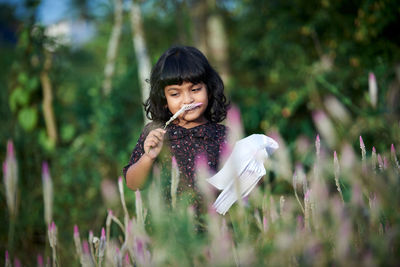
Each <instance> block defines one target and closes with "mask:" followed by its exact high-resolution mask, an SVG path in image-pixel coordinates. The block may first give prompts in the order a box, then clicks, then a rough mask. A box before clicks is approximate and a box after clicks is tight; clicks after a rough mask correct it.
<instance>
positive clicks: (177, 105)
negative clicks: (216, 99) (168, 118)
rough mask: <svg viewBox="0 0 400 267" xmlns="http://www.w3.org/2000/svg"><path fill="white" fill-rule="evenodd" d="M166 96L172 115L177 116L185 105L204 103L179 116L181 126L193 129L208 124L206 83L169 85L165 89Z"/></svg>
mask: <svg viewBox="0 0 400 267" xmlns="http://www.w3.org/2000/svg"><path fill="white" fill-rule="evenodd" d="M164 94H165V97H166V99H167V106H168V109H169V111H171V113H172V114H175V113H176V112H177V111H178V110H179V109H181V108H182V106H183V105H187V104H193V103H203V104H202V105H201V106H199V107H197V108H194V109H192V110H189V111H186V112H184V113H183V114H182V115H181V116H179V122H178V125H179V126H182V127H185V128H192V127H195V126H198V125H200V124H203V123H205V122H207V120H206V118H205V117H204V112H205V111H206V109H207V105H208V94H207V88H206V85H205V84H204V83H198V84H193V83H191V82H183V83H182V84H181V85H175V84H173V85H168V86H166V87H165V88H164Z"/></svg>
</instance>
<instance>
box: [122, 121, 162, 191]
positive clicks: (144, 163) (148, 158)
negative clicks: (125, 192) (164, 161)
mask: <svg viewBox="0 0 400 267" xmlns="http://www.w3.org/2000/svg"><path fill="white" fill-rule="evenodd" d="M165 133H166V131H165V130H163V129H161V128H158V129H155V130H153V131H151V132H149V134H148V135H147V137H146V139H145V140H144V144H143V148H144V154H143V155H142V156H141V157H140V159H139V160H138V161H137V162H136V163H135V164H133V165H131V166H130V167H129V169H128V170H127V172H126V185H127V186H128V187H129V188H130V189H132V190H136V189H138V188H141V187H142V186H143V185H144V184H145V182H146V180H147V177H148V175H149V173H150V171H151V167H152V166H153V162H154V160H155V159H156V158H157V156H158V155H159V154H160V151H161V148H162V145H163V142H164V134H165Z"/></svg>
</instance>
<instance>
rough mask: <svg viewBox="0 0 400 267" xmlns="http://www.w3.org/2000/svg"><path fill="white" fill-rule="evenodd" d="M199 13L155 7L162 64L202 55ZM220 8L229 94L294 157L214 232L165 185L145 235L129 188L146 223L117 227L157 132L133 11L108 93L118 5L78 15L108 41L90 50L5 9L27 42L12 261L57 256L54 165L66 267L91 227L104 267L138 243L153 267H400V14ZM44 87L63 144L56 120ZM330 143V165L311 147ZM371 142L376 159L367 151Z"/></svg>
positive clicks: (16, 133)
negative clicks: (141, 72)
mask: <svg viewBox="0 0 400 267" xmlns="http://www.w3.org/2000/svg"><path fill="white" fill-rule="evenodd" d="M200 2H201V1H189V2H186V1H147V2H146V3H142V4H141V7H142V12H143V13H142V16H143V27H144V33H145V37H146V43H147V50H148V53H149V57H150V60H151V63H152V64H154V63H155V61H156V60H157V58H158V57H159V56H160V54H161V53H162V52H163V51H164V50H165V49H167V48H168V47H170V46H171V45H173V44H176V43H184V44H188V45H193V46H197V47H201V46H202V45H203V43H202V42H200V41H201V40H203V41H204V40H207V35H206V36H203V37H201V34H200V33H201V32H200V31H199V29H201V26H203V29H204V27H205V26H204V25H208V24H207V23H206V22H207V21H206V22H205V21H204V18H203V17H201V16H199V14H200V13H201V12H200V11H199V10H201V9H199V8H198V5H200V4H199V3H200ZM210 2H212V1H210ZM217 2H218V3H217V5H215V6H213V7H210V6H208V7H205V8H206V10H207V12H208V13H207V12H206V14H207V15H206V16H205V20H207V18H208V17H210V16H211V15H218V16H219V18H222V21H223V22H224V25H225V31H226V34H225V35H226V36H227V40H226V41H227V44H228V50H227V55H228V63H229V64H228V66H229V75H228V78H227V79H226V80H225V82H226V87H227V88H226V89H227V95H228V96H229V97H230V98H231V100H232V102H233V103H234V104H235V105H237V106H238V107H239V108H240V110H241V114H242V121H243V126H244V130H245V133H246V134H252V133H266V134H267V135H270V136H271V137H274V138H276V139H277V141H279V143H280V145H281V148H280V149H279V151H277V153H276V155H275V156H274V158H273V159H272V160H271V161H269V162H267V163H266V166H267V167H268V170H269V172H268V175H267V176H266V177H265V178H264V179H263V183H262V184H260V185H259V186H258V187H257V188H256V189H255V191H253V192H252V193H251V195H250V198H249V199H248V200H247V201H243V202H242V203H239V204H235V206H234V207H233V208H232V209H231V210H230V212H229V214H228V215H226V216H225V217H222V216H219V215H216V214H214V213H212V212H210V213H207V214H204V218H203V219H202V220H201V221H203V222H204V225H202V226H201V227H203V228H204V231H200V233H198V230H196V229H198V225H197V224H196V220H195V219H194V218H193V211H192V210H191V208H190V207H187V204H185V202H183V201H181V202H179V203H177V208H176V209H174V210H169V209H170V208H169V207H164V204H163V203H158V201H161V200H159V192H158V191H159V189H158V187H157V186H158V185H157V183H155V184H153V185H150V186H149V188H147V189H145V190H143V192H142V199H143V208H144V209H145V210H147V216H145V218H146V219H145V220H144V222H143V224H141V222H140V220H139V217H140V216H138V215H136V214H137V212H138V210H139V211H140V210H141V208H137V206H136V200H137V199H136V197H135V194H134V192H132V191H129V190H125V198H126V204H127V210H128V212H129V214H130V217H129V219H131V220H132V215H133V214H135V219H134V220H133V221H132V222H131V223H132V224H133V229H134V230H132V233H130V234H127V233H124V232H123V231H121V229H120V228H119V226H118V225H117V223H116V222H115V220H111V221H110V218H118V219H119V220H120V221H121V224H123V225H124V227H125V230H126V229H127V228H128V225H129V222H128V221H126V220H125V218H124V216H125V215H124V214H125V213H124V210H123V208H122V205H121V202H120V200H119V195H118V187H117V177H119V176H120V175H121V169H122V167H123V166H124V165H125V164H126V163H127V162H128V160H129V156H130V152H131V150H132V148H133V147H134V146H135V144H136V141H137V139H138V136H139V134H140V132H141V130H142V128H143V111H142V109H143V107H142V104H141V103H142V100H141V91H140V83H139V78H138V64H137V59H136V56H135V52H134V48H133V44H132V31H131V25H130V21H129V19H130V18H129V16H130V14H129V12H125V13H124V20H123V25H122V35H121V40H120V44H119V49H118V53H117V58H116V61H115V63H116V64H115V73H114V76H113V78H112V90H111V93H110V94H108V95H104V94H103V91H102V82H103V80H104V66H105V64H106V56H105V55H106V53H107V47H108V41H109V37H110V35H111V29H112V27H113V8H112V4H111V3H109V2H103V4H101V5H99V7H98V8H97V9H96V10H97V11H99V10H100V11H101V12H97V13H96V12H94V11H92V10H91V9H90V8H88V7H91V6H92V5H93V3H92V1H89V0H87V1H82V3H77V2H76V1H72V3H71V10H74V14H77V15H76V16H77V17H79V18H84V20H85V21H86V22H88V23H90V24H91V25H93V26H94V27H95V28H96V32H95V34H94V35H93V36H92V37H91V38H90V39H89V40H88V41H87V42H85V43H79V42H76V43H74V42H73V43H60V40H59V39H57V38H54V37H51V36H49V35H48V34H46V28H45V27H44V26H43V25H40V24H38V23H37V21H38V18H37V17H35V14H36V13H35V12H34V11H35V10H36V8H37V5H38V4H39V2H37V1H26V3H24V6H25V8H26V10H27V12H26V14H25V17H23V18H22V19H21V18H16V17H14V16H13V15H11V14H15V13H14V11H13V9H12V8H10V7H9V6H7V5H6V4H2V8H1V9H0V10H1V11H0V12H1V14H2V16H1V19H0V25H1V26H2V27H3V26H4V27H5V28H7V29H10V28H11V29H14V34H15V38H14V39H15V40H14V39H13V38H12V37H8V39H7V38H3V39H1V40H0V46H1V49H0V55H1V57H0V58H1V60H0V66H1V70H2V71H1V72H0V81H1V82H0V116H1V117H2V118H3V120H2V127H1V131H0V159H1V161H2V162H3V161H5V160H6V157H7V153H6V151H7V149H6V146H7V141H8V140H13V143H14V145H15V149H14V150H15V156H16V162H17V163H18V182H17V183H18V186H17V188H16V191H15V196H16V198H15V199H16V207H17V208H16V210H15V212H12V211H11V210H10V209H9V202H10V200H8V197H7V190H6V184H7V183H6V182H4V183H3V184H2V186H1V187H0V188H1V189H0V196H1V198H0V205H1V212H0V219H1V221H2V222H5V223H3V224H1V225H0V251H1V254H0V260H2V259H4V255H5V253H4V252H5V251H6V250H8V251H9V253H10V257H11V258H19V259H20V260H21V261H22V263H23V265H31V264H33V262H35V261H36V256H37V255H38V254H42V255H44V256H45V258H46V257H50V259H51V257H52V248H51V247H50V243H49V239H48V232H47V231H48V225H47V224H48V223H49V222H46V220H45V205H44V202H43V199H44V191H43V188H42V184H43V181H45V179H44V178H43V181H42V177H44V176H45V175H44V174H43V173H42V162H44V161H47V162H48V163H49V168H50V174H51V178H52V179H51V180H52V184H53V185H52V188H53V190H54V192H53V195H54V201H53V205H52V207H53V212H52V218H51V220H52V221H54V222H55V225H56V227H57V245H56V254H57V261H59V263H60V264H61V265H68V264H70V262H71V259H74V261H73V262H74V263H75V264H76V265H78V264H79V259H78V257H77V256H76V254H77V253H76V251H75V247H74V229H73V228H74V225H75V224H76V225H78V226H79V231H80V233H81V238H82V240H83V239H88V238H86V237H87V236H88V235H89V232H90V230H92V231H94V235H95V236H98V237H99V238H100V232H101V228H102V227H105V229H109V231H110V232H108V231H106V232H107V235H106V244H107V245H106V250H105V253H106V254H105V256H104V260H103V265H106V263H105V262H107V261H112V262H114V259H113V257H112V255H116V254H115V247H119V248H120V250H123V248H122V247H121V246H122V244H123V243H124V241H125V239H129V240H130V241H129V242H131V243H129V246H128V247H129V248H130V249H132V251H129V250H128V251H129V253H130V257H131V258H130V260H131V262H132V260H135V261H136V262H137V263H138V264H139V265H145V263H146V262H142V260H143V261H144V260H145V259H147V260H151V263H156V264H159V265H179V264H180V265H210V264H212V265H237V264H238V263H240V264H242V265H250V264H251V265H255V266H257V265H266V264H269V265H282V264H285V265H289V264H293V265H328V264H329V265H331V264H335V265H336V264H337V265H355V264H363V265H364V263H366V264H367V263H368V264H371V265H395V264H396V263H397V262H398V261H399V259H398V257H399V256H398V255H400V253H399V252H400V251H399V249H400V244H399V241H398V240H400V238H399V233H400V229H399V227H400V221H399V214H400V213H399V203H400V201H399V192H398V191H399V188H400V187H399V182H400V180H399V179H400V177H399V168H398V161H397V159H396V156H397V155H398V153H397V154H396V151H395V150H394V148H397V149H400V143H399V140H400V105H399V103H400V47H399V46H400V45H399V44H400V39H399V38H400V37H399V35H398V34H397V31H398V30H397V29H398V28H399V27H400V19H399V18H400V9H399V7H398V3H397V1H393V0H389V1H385V0H380V1H351V2H349V1H309V2H304V1H298V0H291V1H284V2H279V1H257V0H248V1H225V0H224V1H217ZM3 7H4V8H3ZM207 8H208V9H207ZM93 10H94V9H93ZM199 27H200V28H199ZM199 38H200V41H199ZM201 38H203V39H201ZM210 38H211V37H210ZM208 49H209V51H210V50H211V49H210V48H208ZM208 57H209V58H210V60H211V61H212V62H213V63H215V65H216V66H217V69H218V66H219V65H218V64H219V62H218V59H217V58H214V57H212V53H211V52H210V53H209V55H208ZM46 62H47V63H46ZM46 64H47V65H46ZM218 70H219V71H220V69H218ZM46 77H47V78H48V80H49V81H50V84H51V91H52V96H53V100H52V102H51V106H52V109H53V114H54V122H55V125H54V126H55V127H54V129H55V131H56V132H55V135H54V136H55V137H54V136H53V135H52V130H51V126H49V123H48V118H46V115H45V114H46V108H47V107H48V106H47V105H46V104H45V103H46V102H45V95H46V93H45V90H46ZM375 82H376V85H377V86H376V88H377V91H376V92H377V93H376V94H377V95H376V98H375V96H374V88H375V87H374V86H375ZM370 88H371V89H370ZM370 90H372V91H370ZM277 133H279V134H277ZM317 134H319V135H320V136H321V147H320V152H319V154H318V156H316V153H315V146H313V145H312V144H313V143H314V141H313V140H314V139H315V137H316V136H317ZM359 136H362V137H363V139H364V142H365V146H366V149H367V150H366V152H365V154H364V155H365V156H362V154H361V153H358V151H360V143H359ZM391 144H394V146H393V150H392V152H391V153H390V152H389V151H390V148H391ZM372 147H375V150H376V152H372ZM334 151H336V152H337V156H338V161H337V164H334V159H333V153H334ZM378 154H380V155H379V156H378ZM8 155H9V154H8ZM361 158H365V159H363V160H362V159H361ZM396 164H397V165H396ZM294 173H295V174H296V175H295V177H296V179H295V181H296V182H295V190H293V176H294ZM4 176H5V175H4ZM162 177H164V176H162ZM304 177H306V178H304ZM335 177H336V180H338V181H339V182H338V184H339V187H340V188H341V193H340V192H339V191H338V190H337V185H336V182H335ZM155 181H157V179H155ZM305 181H307V184H306V183H305ZM3 185H4V186H3ZM307 189H309V190H310V191H309V193H308V194H307ZM295 192H296V194H295ZM296 196H297V198H296ZM306 196H307V197H306ZM281 197H283V199H284V201H283V200H282V202H281V201H280V200H281ZM300 203H301V205H300ZM109 209H111V210H112V214H113V216H114V217H111V216H110V215H109V214H108V210H109ZM167 210H168V212H166V211H167ZM303 210H304V211H303ZM143 212H144V213H146V212H145V211H143ZM140 225H141V226H140ZM201 227H200V228H201ZM203 228H202V229H203ZM50 229H52V228H50ZM138 229H139V230H138ZM108 233H109V236H108ZM84 237H85V238H84ZM138 237H140V238H138ZM135 240H136V241H135ZM138 240H139V241H138ZM99 242H101V241H99ZM137 242H139V243H140V242H142V243H143V244H142V245H143V246H144V247H146V249H148V251H149V253H150V259H148V258H146V257H147V254H146V253H145V252H143V253H144V254H140V253H139V252H138V251H137V249H138V246H139V245H138V243H137ZM83 243H84V242H83V241H82V244H83ZM142 245H141V246H142ZM143 251H145V250H143ZM82 255H83V256H82V257H83V258H85V255H84V254H82ZM88 255H89V254H87V255H86V256H88ZM110 255H111V258H110ZM222 256H224V257H222ZM88 257H89V258H90V256H88ZM121 257H122V258H124V257H125V254H121ZM81 260H82V258H81ZM83 260H85V259H83ZM86 260H88V259H86ZM3 262H4V261H3ZM71 264H73V263H71ZM15 265H16V264H15Z"/></svg>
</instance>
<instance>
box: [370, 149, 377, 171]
mask: <svg viewBox="0 0 400 267" xmlns="http://www.w3.org/2000/svg"><path fill="white" fill-rule="evenodd" d="M371 157H372V169H373V170H374V172H375V173H376V161H377V158H376V149H375V147H372V156H371Z"/></svg>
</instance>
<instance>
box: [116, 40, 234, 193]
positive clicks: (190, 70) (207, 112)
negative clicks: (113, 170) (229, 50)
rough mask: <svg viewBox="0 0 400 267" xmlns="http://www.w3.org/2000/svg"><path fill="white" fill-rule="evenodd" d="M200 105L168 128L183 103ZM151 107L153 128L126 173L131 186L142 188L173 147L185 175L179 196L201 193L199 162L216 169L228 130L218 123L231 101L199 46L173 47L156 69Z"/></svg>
mask: <svg viewBox="0 0 400 267" xmlns="http://www.w3.org/2000/svg"><path fill="white" fill-rule="evenodd" d="M187 104H198V105H199V106H197V107H196V108H194V109H191V110H188V111H185V112H184V113H182V114H181V115H180V116H178V118H177V119H176V120H174V121H173V122H172V123H170V124H169V125H168V126H167V127H166V128H165V129H164V125H165V122H166V121H168V120H169V119H170V118H171V116H172V115H173V114H175V113H176V112H177V111H178V110H179V109H180V108H181V107H182V106H183V105H187ZM144 105H145V110H146V115H147V117H148V118H149V119H150V120H152V121H153V122H151V123H149V124H147V125H146V126H145V128H144V130H143V132H142V134H141V135H140V138H139V140H138V142H137V145H136V147H135V148H134V150H133V152H132V155H131V158H130V161H129V164H128V165H127V166H125V167H124V169H123V172H124V176H125V178H126V183H127V186H128V187H129V188H131V189H133V190H135V189H138V188H141V187H142V186H143V185H144V184H145V182H146V180H147V177H148V175H149V172H150V170H151V169H152V166H153V163H154V161H155V160H156V159H157V158H158V157H159V155H160V151H161V149H162V147H163V144H165V143H167V147H169V149H170V152H171V155H172V156H174V157H175V158H176V161H177V164H178V167H179V171H180V178H179V185H178V193H182V192H185V191H188V190H189V191H193V192H196V191H197V189H196V185H195V180H194V176H195V172H196V170H195V164H196V160H197V159H198V158H199V157H200V156H201V155H204V156H206V158H207V163H208V165H209V167H210V169H211V170H214V171H216V170H217V167H218V159H219V155H220V152H221V148H222V146H223V145H224V142H225V135H226V128H225V126H223V125H221V124H218V123H219V122H221V121H222V120H224V119H225V117H226V112H227V107H228V103H227V100H226V98H225V96H224V84H223V82H222V80H221V78H220V76H219V75H218V74H217V72H216V71H215V70H214V69H213V68H212V67H211V66H210V64H209V62H208V61H207V59H206V57H205V56H204V55H203V54H202V53H201V52H200V51H199V50H197V49H196V48H194V47H187V46H177V47H172V48H170V49H168V50H167V51H166V52H165V53H164V54H163V55H162V56H161V57H160V58H159V60H158V62H157V63H156V65H155V66H154V68H153V70H152V72H151V77H150V97H149V98H148V99H147V101H146V103H145V104H144Z"/></svg>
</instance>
